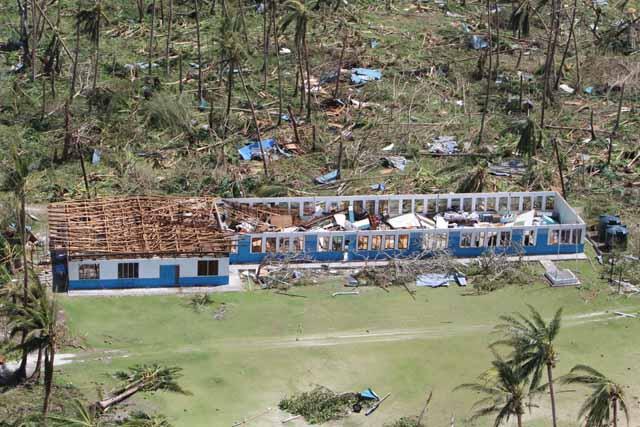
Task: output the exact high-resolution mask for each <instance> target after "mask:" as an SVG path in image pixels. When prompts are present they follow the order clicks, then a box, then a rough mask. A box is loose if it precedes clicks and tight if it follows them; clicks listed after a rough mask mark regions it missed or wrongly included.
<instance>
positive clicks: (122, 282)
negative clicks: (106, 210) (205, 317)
mask: <svg viewBox="0 0 640 427" xmlns="http://www.w3.org/2000/svg"><path fill="white" fill-rule="evenodd" d="M136 265H137V268H136V267H134V266H136ZM95 266H97V274H96V271H95V270H96V268H94V267H95ZM123 267H125V268H123ZM136 269H137V272H136V271H135V270H136ZM131 273H137V274H131ZM213 273H216V274H213ZM68 274H69V290H83V289H126V288H145V287H173V286H176V287H178V286H219V285H226V284H228V283H229V259H228V258H212V257H202V258H142V259H114V260H107V259H98V260H90V259H86V260H72V261H69V263H68ZM133 276H137V277H133Z"/></svg>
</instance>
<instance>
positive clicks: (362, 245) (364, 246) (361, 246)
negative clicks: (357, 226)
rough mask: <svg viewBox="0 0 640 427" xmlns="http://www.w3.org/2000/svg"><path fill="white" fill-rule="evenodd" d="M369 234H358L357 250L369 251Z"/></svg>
mask: <svg viewBox="0 0 640 427" xmlns="http://www.w3.org/2000/svg"><path fill="white" fill-rule="evenodd" d="M369 240H370V239H369V236H367V235H365V236H358V239H357V242H356V250H357V251H368V250H369Z"/></svg>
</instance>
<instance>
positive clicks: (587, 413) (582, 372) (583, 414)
mask: <svg viewBox="0 0 640 427" xmlns="http://www.w3.org/2000/svg"><path fill="white" fill-rule="evenodd" d="M560 381H561V382H562V383H564V384H581V385H585V386H587V387H589V388H591V389H592V390H593V392H592V393H591V395H590V396H589V397H587V400H585V402H584V403H583V404H582V407H581V408H580V412H579V413H578V418H579V419H580V418H584V421H585V424H584V425H585V427H605V426H609V425H613V427H617V426H618V407H620V409H622V412H624V416H625V419H626V420H627V425H628V424H629V409H628V407H627V402H626V401H625V393H624V389H623V387H622V386H621V385H619V384H617V383H615V382H614V381H613V380H611V379H609V378H607V377H605V376H604V375H603V374H602V373H600V372H599V371H597V370H595V369H593V368H592V367H590V366H586V365H576V366H574V367H573V369H571V371H570V372H569V373H568V374H567V375H565V376H564V377H562V378H561V379H560Z"/></svg>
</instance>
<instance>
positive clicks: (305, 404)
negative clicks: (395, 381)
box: [278, 386, 389, 424]
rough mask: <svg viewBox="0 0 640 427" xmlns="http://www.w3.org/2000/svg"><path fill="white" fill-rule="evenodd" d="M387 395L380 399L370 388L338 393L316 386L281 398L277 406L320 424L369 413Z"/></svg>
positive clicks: (310, 421)
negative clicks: (355, 391) (353, 414)
mask: <svg viewBox="0 0 640 427" xmlns="http://www.w3.org/2000/svg"><path fill="white" fill-rule="evenodd" d="M387 397H389V394H387V395H386V396H385V397H384V398H382V399H381V398H380V397H379V396H378V395H377V394H376V393H375V392H374V391H373V390H371V389H370V388H368V389H366V390H364V391H362V392H360V393H354V392H347V393H340V394H338V393H336V392H334V391H332V390H330V389H328V388H327V387H323V386H317V387H316V388H314V389H313V390H311V391H308V392H303V393H300V394H298V395H295V396H291V397H288V398H284V399H282V400H281V401H280V403H279V404H278V407H279V408H280V409H281V410H283V411H286V412H288V413H290V414H293V415H296V416H302V417H304V419H305V421H307V422H308V423H309V424H322V423H325V422H328V421H332V420H339V419H341V418H344V417H346V416H349V415H350V414H352V413H360V412H362V411H363V410H365V415H370V414H371V413H373V412H374V411H375V410H376V409H377V408H378V407H379V406H380V404H381V403H382V402H383V401H384V400H385V399H386V398H387Z"/></svg>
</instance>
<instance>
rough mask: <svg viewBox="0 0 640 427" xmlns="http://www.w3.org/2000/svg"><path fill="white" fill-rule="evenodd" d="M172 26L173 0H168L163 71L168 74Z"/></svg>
mask: <svg viewBox="0 0 640 427" xmlns="http://www.w3.org/2000/svg"><path fill="white" fill-rule="evenodd" d="M172 28H173V0H169V22H168V23H167V44H166V46H165V49H164V62H165V73H166V74H167V76H168V75H169V71H170V70H171V67H170V64H169V51H170V50H171V29H172Z"/></svg>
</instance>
